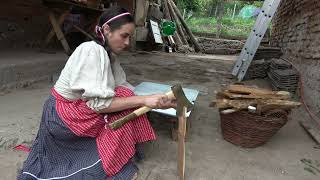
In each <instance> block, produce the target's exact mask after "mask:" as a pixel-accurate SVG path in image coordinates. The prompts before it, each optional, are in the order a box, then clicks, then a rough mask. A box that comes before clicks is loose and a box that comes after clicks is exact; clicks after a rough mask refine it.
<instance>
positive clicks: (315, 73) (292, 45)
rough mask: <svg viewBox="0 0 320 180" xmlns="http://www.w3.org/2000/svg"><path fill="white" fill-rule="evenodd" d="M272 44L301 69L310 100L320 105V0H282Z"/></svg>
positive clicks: (319, 107)
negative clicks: (279, 48)
mask: <svg viewBox="0 0 320 180" xmlns="http://www.w3.org/2000/svg"><path fill="white" fill-rule="evenodd" d="M271 42H272V45H274V46H279V47H281V50H282V52H283V53H284V55H283V57H284V58H285V59H287V60H289V61H291V62H292V63H293V64H294V65H295V66H296V67H297V68H298V69H299V71H300V72H301V74H302V78H303V81H304V86H305V88H304V91H305V99H306V102H307V103H308V104H309V105H310V106H311V108H312V109H313V111H314V112H316V113H319V109H320V72H319V71H320V1H319V0H282V2H281V4H280V7H279V9H278V11H277V14H276V16H275V18H274V20H273V29H272V40H271Z"/></svg>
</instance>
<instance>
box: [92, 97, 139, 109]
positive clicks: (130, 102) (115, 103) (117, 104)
mask: <svg viewBox="0 0 320 180" xmlns="http://www.w3.org/2000/svg"><path fill="white" fill-rule="evenodd" d="M144 105H145V96H131V97H123V98H120V97H114V98H113V100H112V102H111V104H110V106H109V107H108V108H105V109H101V110H100V111H98V113H112V112H118V111H122V110H125V109H130V108H137V107H141V106H144Z"/></svg>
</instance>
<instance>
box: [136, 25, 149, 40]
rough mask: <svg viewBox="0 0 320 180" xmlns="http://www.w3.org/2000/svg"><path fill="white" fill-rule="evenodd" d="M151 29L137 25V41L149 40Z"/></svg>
mask: <svg viewBox="0 0 320 180" xmlns="http://www.w3.org/2000/svg"><path fill="white" fill-rule="evenodd" d="M148 34H149V29H148V28H146V27H136V41H147V40H148Z"/></svg>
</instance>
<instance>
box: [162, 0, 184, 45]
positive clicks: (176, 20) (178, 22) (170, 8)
mask: <svg viewBox="0 0 320 180" xmlns="http://www.w3.org/2000/svg"><path fill="white" fill-rule="evenodd" d="M167 2H168V8H169V11H170V14H171V17H172V19H173V21H174V22H175V23H176V27H177V32H178V36H179V37H180V39H181V42H182V44H185V45H188V41H187V39H186V37H185V34H184V32H183V30H182V27H181V24H180V20H179V17H178V16H177V14H176V13H175V11H174V8H173V6H172V4H171V3H170V0H167Z"/></svg>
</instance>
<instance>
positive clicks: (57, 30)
mask: <svg viewBox="0 0 320 180" xmlns="http://www.w3.org/2000/svg"><path fill="white" fill-rule="evenodd" d="M49 19H50V22H51V24H52V27H53V30H54V32H55V33H56V35H57V38H58V40H59V41H60V42H61V44H62V46H63V48H64V50H65V51H66V53H67V54H68V55H70V54H71V50H70V46H69V44H68V42H67V40H66V39H65V37H64V34H63V32H62V30H61V28H60V26H59V23H58V21H57V20H56V18H55V16H54V14H53V12H52V11H50V10H49Z"/></svg>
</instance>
